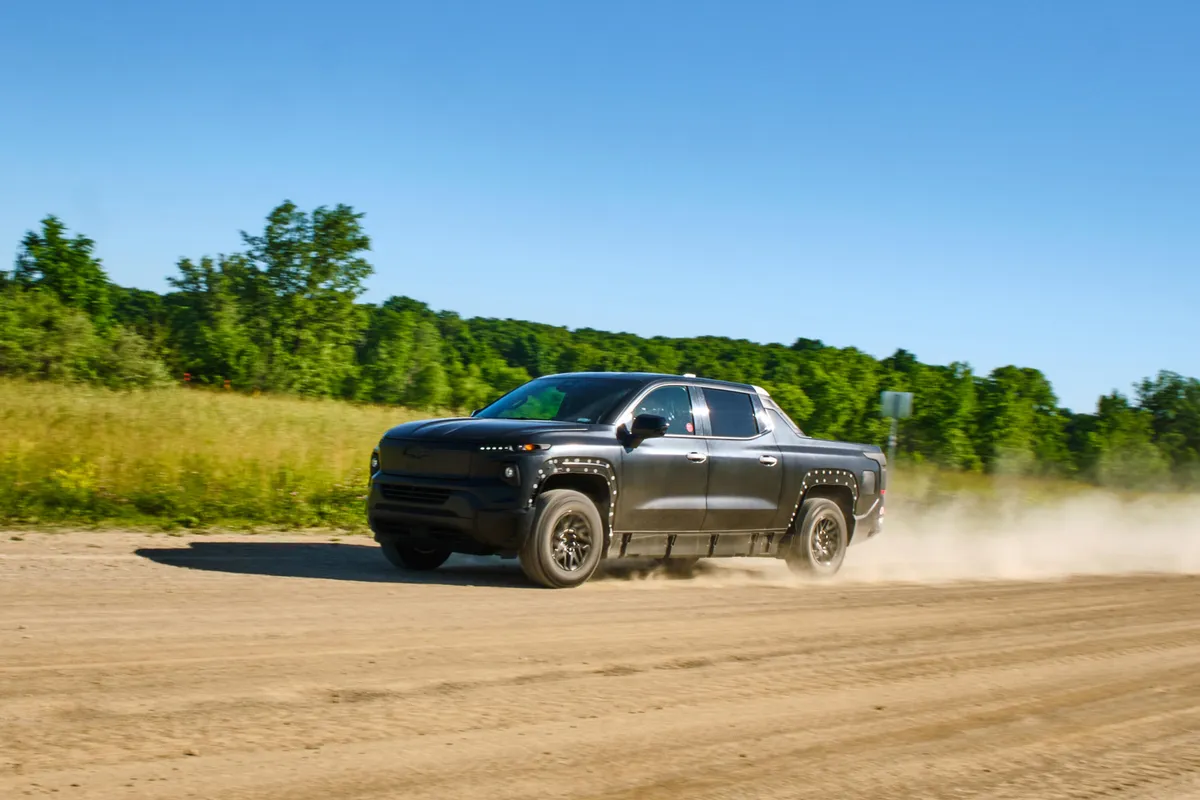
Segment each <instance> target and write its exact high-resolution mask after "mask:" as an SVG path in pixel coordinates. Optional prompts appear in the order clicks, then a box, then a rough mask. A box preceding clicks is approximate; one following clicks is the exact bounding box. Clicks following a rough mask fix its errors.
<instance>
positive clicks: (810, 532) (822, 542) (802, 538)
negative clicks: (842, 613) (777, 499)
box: [784, 497, 850, 578]
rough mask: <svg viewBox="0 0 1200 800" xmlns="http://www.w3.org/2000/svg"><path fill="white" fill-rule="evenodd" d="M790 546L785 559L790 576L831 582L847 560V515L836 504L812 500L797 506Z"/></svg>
mask: <svg viewBox="0 0 1200 800" xmlns="http://www.w3.org/2000/svg"><path fill="white" fill-rule="evenodd" d="M797 517H798V519H799V521H798V522H797V524H796V530H795V532H794V533H793V534H792V544H791V547H789V548H788V551H787V554H786V555H785V556H784V558H785V559H786V560H787V565H788V566H789V567H791V569H792V571H793V572H796V573H799V574H802V575H809V576H812V577H815V578H830V577H833V576H834V575H836V574H837V571H838V570H839V569H841V567H842V562H843V561H844V560H845V558H846V546H847V545H848V544H849V542H850V532H849V528H848V527H847V525H846V515H845V514H843V513H842V509H841V507H840V506H838V504H837V503H835V502H833V501H832V500H830V499H828V498H825V497H812V498H809V499H808V500H805V501H804V503H803V504H802V505H801V506H800V513H799V514H798V515H797Z"/></svg>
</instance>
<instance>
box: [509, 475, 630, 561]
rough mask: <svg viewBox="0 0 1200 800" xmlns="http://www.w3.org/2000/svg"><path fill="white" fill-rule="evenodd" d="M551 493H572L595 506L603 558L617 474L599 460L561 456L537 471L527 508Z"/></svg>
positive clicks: (609, 534) (608, 541)
mask: <svg viewBox="0 0 1200 800" xmlns="http://www.w3.org/2000/svg"><path fill="white" fill-rule="evenodd" d="M551 489H573V490H574V491H577V492H580V493H581V494H584V495H586V496H587V497H589V498H590V499H591V500H592V502H594V503H595V504H596V509H597V510H598V511H599V512H600V521H601V523H602V524H603V525H604V549H603V552H604V553H605V554H607V551H608V546H609V544H611V542H612V532H613V518H614V514H615V513H616V506H617V473H616V470H615V469H614V468H613V465H612V464H611V463H609V462H608V461H605V460H604V459H601V458H586V457H577V456H562V457H560V458H550V459H547V460H546V461H545V462H544V463H543V464H542V466H541V468H539V469H538V479H537V483H535V484H534V485H533V491H532V493H531V494H530V496H529V505H530V507H532V506H533V504H534V503H536V502H537V498H538V496H539V495H541V494H543V493H544V492H547V491H550V490H551Z"/></svg>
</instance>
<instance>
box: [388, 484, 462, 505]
mask: <svg viewBox="0 0 1200 800" xmlns="http://www.w3.org/2000/svg"><path fill="white" fill-rule="evenodd" d="M379 491H380V493H381V494H383V496H384V497H385V498H386V499H388V500H394V501H396V502H399V503H415V504H417V505H422V506H440V505H441V504H442V503H445V502H446V501H447V500H448V499H449V498H450V490H449V489H433V488H430V487H427V486H409V485H405V484H401V483H381V484H379Z"/></svg>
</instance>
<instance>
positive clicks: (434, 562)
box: [379, 540, 450, 572]
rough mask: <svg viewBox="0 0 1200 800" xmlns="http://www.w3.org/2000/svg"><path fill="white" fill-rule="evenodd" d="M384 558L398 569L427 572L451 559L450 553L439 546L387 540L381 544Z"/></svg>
mask: <svg viewBox="0 0 1200 800" xmlns="http://www.w3.org/2000/svg"><path fill="white" fill-rule="evenodd" d="M379 546H380V548H381V549H382V550H383V555H384V557H385V558H386V559H387V560H388V561H390V562H391V563H392V566H393V567H395V568H396V569H402V570H405V571H411V572H427V571H429V570H431V569H437V568H438V567H440V566H441V565H442V564H445V563H446V559H448V558H450V551H449V550H446V549H444V548H441V547H438V546H437V545H432V544H428V545H418V544H413V543H412V542H399V541H395V540H385V541H382V542H380V543H379Z"/></svg>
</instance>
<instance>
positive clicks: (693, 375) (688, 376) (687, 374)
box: [683, 372, 696, 378]
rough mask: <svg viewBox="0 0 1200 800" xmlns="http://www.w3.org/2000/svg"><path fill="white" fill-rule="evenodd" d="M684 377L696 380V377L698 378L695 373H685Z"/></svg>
mask: <svg viewBox="0 0 1200 800" xmlns="http://www.w3.org/2000/svg"><path fill="white" fill-rule="evenodd" d="M683 377H685V378H694V377H696V373H694V372H685V373H683Z"/></svg>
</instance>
